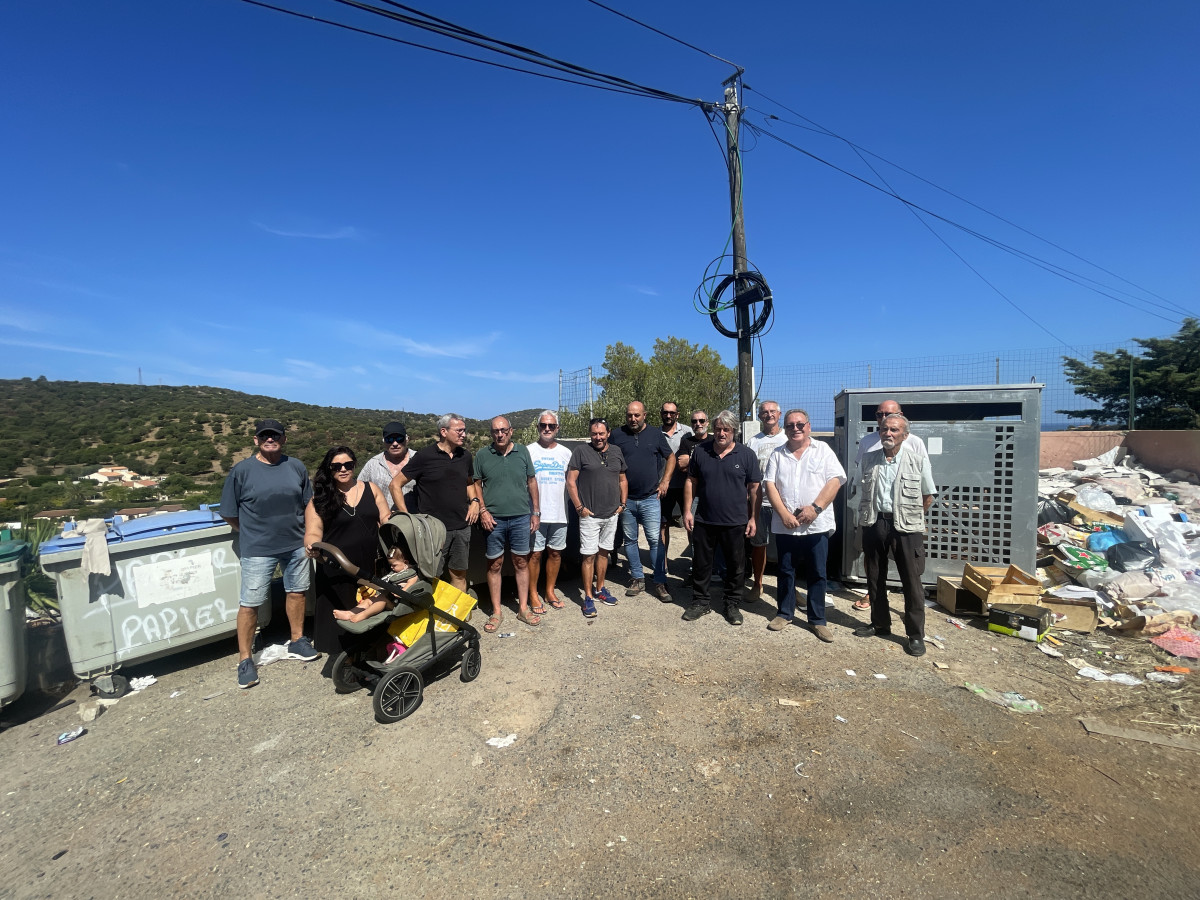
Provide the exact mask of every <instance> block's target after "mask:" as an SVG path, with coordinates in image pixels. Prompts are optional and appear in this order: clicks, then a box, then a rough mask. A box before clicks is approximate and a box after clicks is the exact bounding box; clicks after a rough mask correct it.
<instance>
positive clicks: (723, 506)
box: [688, 441, 762, 525]
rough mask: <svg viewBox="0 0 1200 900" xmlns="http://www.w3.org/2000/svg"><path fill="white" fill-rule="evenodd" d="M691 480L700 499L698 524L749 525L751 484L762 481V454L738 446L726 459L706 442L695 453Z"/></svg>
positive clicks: (692, 461) (691, 464)
mask: <svg viewBox="0 0 1200 900" xmlns="http://www.w3.org/2000/svg"><path fill="white" fill-rule="evenodd" d="M688 477H690V478H694V479H695V480H696V484H695V486H694V488H693V490H694V491H695V492H696V496H697V497H699V498H700V505H699V506H697V507H696V521H697V522H703V523H704V524H706V525H745V524H746V522H747V521H749V518H750V517H749V513H748V509H749V499H748V490H749V485H752V484H758V483H759V482H760V481H762V473H761V472H760V471H759V468H758V455H757V454H756V453H755V452H754V451H753V450H751V449H750V448H749V447H747V446H746V445H745V444H734V445H733V449H732V450H730V451H729V452H728V453H727V454H726V455H725V456H724V457H720V456H717V452H716V450H715V449H714V445H713V443H712V442H711V441H706V442H704V443H702V444H699V445H697V446H696V447H695V448H694V449H693V450H692V458H691V461H690V462H689V463H688Z"/></svg>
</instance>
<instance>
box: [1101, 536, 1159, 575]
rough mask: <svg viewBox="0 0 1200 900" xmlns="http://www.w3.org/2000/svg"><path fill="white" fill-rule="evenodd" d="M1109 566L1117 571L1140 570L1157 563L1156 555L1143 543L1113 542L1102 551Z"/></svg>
mask: <svg viewBox="0 0 1200 900" xmlns="http://www.w3.org/2000/svg"><path fill="white" fill-rule="evenodd" d="M1104 558H1105V559H1107V560H1108V565H1109V568H1112V569H1116V570H1117V571H1118V572H1141V571H1143V570H1145V569H1148V568H1150V567H1151V566H1153V565H1157V564H1158V555H1157V554H1156V553H1155V552H1154V550H1153V549H1151V548H1150V547H1148V546H1146V545H1145V544H1135V543H1132V542H1130V543H1127V544H1113V545H1112V546H1111V547H1109V548H1108V549H1107V550H1106V551H1104Z"/></svg>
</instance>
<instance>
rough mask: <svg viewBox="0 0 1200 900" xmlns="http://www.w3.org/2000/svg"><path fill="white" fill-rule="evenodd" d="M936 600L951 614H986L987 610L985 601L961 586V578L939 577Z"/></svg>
mask: <svg viewBox="0 0 1200 900" xmlns="http://www.w3.org/2000/svg"><path fill="white" fill-rule="evenodd" d="M937 602H938V606H940V607H941V608H942V609H944V610H946V612H948V613H950V614H951V615H953V616H986V615H987V612H988V608H987V601H986V600H980V599H979V598H978V597H976V596H975V595H974V594H972V593H971V592H970V591H969V590H967V589H966V588H965V587H963V583H962V579H961V578H939V579H938V580H937Z"/></svg>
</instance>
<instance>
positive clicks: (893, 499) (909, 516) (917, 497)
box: [854, 413, 937, 656]
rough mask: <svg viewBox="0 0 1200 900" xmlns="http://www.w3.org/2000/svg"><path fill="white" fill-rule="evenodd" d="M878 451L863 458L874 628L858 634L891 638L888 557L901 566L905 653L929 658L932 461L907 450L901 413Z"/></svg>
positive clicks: (890, 421) (862, 506) (885, 430)
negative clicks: (926, 578) (925, 577)
mask: <svg viewBox="0 0 1200 900" xmlns="http://www.w3.org/2000/svg"><path fill="white" fill-rule="evenodd" d="M879 435H880V443H879V447H877V448H876V449H874V450H871V451H869V452H868V453H866V454H865V455H864V456H863V460H862V473H863V481H862V484H863V490H862V496H861V498H860V500H859V507H858V521H859V527H861V528H862V530H863V533H862V543H863V556H864V562H865V564H866V569H867V591H868V592H869V594H870V599H871V624H870V625H864V626H863V627H861V628H858V629H855V632H854V633H855V634H856V635H858V636H859V637H874V636H876V635H879V636H886V635H890V634H891V633H892V612H891V610H890V609H889V608H888V595H887V572H888V557H889V556H891V557H892V559H894V560H895V561H896V571H897V572H898V573H899V574H900V584H901V585H902V586H903V589H904V616H903V620H904V631H905V634H906V635H907V637H908V640H907V643H906V644H905V647H904V650H905V652H906V653H908V655H909V656H921V655H922V654H924V653H925V590H924V588H923V587H922V586H921V575H922V574H924V572H925V512H926V510H928V509H929V506H930V504H931V503H932V502H933V495H934V494H935V493H936V492H937V487H936V485H934V482H933V470H932V469H931V468H930V466H929V457H928V456H924V455H922V454H919V453H916V452H914V451H913V450H912V449H906V447H905V440H906V439H907V438H908V419H907V418H905V417H904V416H902V415H900V414H899V413H895V414H892V415H889V416H887V417H886V418H885V419H884V420H883V422H882V423H881V425H880V429H879Z"/></svg>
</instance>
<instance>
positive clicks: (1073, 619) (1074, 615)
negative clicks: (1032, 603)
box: [1036, 594, 1100, 634]
mask: <svg viewBox="0 0 1200 900" xmlns="http://www.w3.org/2000/svg"><path fill="white" fill-rule="evenodd" d="M1036 603H1037V605H1038V606H1044V607H1046V608H1047V609H1048V610H1050V611H1051V612H1052V613H1054V615H1055V618H1054V621H1053V625H1054V627H1055V628H1064V629H1066V630H1067V631H1078V632H1079V633H1080V634H1091V633H1092V632H1093V631H1095V630H1096V626H1097V625H1098V624H1100V610H1099V608H1098V607H1097V606H1096V601H1095V600H1068V599H1066V598H1064V597H1055V596H1054V595H1053V594H1046V595H1045V596H1042V597H1039V598H1038V599H1037V601H1036ZM1058 616H1063V617H1064V618H1061V619H1060V618H1058Z"/></svg>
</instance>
